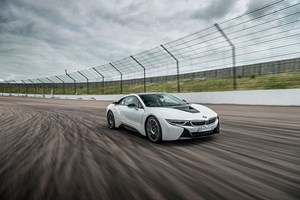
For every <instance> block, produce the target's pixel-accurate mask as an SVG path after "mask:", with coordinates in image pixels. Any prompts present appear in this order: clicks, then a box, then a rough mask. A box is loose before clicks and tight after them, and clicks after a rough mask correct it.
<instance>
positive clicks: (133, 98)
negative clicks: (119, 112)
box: [122, 96, 142, 108]
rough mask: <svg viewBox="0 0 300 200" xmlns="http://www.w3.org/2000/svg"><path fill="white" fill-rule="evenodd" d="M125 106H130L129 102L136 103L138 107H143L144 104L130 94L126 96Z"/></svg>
mask: <svg viewBox="0 0 300 200" xmlns="http://www.w3.org/2000/svg"><path fill="white" fill-rule="evenodd" d="M123 101H124V104H122V105H124V106H128V105H129V104H134V105H135V106H137V107H138V108H142V104H141V103H140V101H139V100H138V98H136V97H135V96H129V97H126V98H124V100H123Z"/></svg>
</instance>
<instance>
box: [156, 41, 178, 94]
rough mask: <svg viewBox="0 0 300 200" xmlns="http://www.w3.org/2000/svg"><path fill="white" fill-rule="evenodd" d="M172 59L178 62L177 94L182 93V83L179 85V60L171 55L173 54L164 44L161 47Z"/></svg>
mask: <svg viewBox="0 0 300 200" xmlns="http://www.w3.org/2000/svg"><path fill="white" fill-rule="evenodd" d="M160 46H161V47H162V48H163V49H164V50H165V51H166V52H167V53H168V54H169V55H170V56H171V57H172V58H174V60H175V61H176V67H177V92H180V83H179V61H178V59H177V58H176V57H175V56H174V55H173V54H171V52H170V51H169V50H168V49H166V47H164V46H163V45H162V44H161V45H160Z"/></svg>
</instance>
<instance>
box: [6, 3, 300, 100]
mask: <svg viewBox="0 0 300 200" xmlns="http://www.w3.org/2000/svg"><path fill="white" fill-rule="evenodd" d="M299 16H300V2H297V1H292V0H291V1H288V0H281V1H275V2H272V3H269V4H266V5H265V6H263V7H261V8H258V9H256V10H253V11H251V12H248V13H246V14H244V15H241V16H238V17H235V18H233V19H230V20H227V21H224V22H221V23H218V24H214V25H212V26H210V27H208V28H206V29H204V30H201V31H198V32H195V33H193V34H190V35H188V36H185V37H182V38H180V39H177V40H175V41H171V42H168V43H165V44H162V45H159V46H157V47H155V48H152V49H150V50H147V51H144V52H141V53H138V54H135V55H130V56H128V57H126V58H123V59H120V60H117V61H113V62H110V63H107V64H104V65H101V66H94V67H92V68H90V69H86V70H82V71H77V72H71V73H67V71H66V72H65V74H62V75H55V76H51V77H43V78H34V79H27V80H18V81H16V80H8V81H4V82H1V88H0V89H1V91H2V92H9V93H13V92H15V93H25V94H28V93H34V94H37V93H42V94H46V93H48V94H49V93H51V92H52V93H56V94H91V93H97V94H112V93H129V92H146V91H156V90H160V91H168V92H169V91H172V92H180V91H194V90H196V91H205V90H207V88H201V87H202V86H201V84H202V85H203V83H198V82H196V81H195V78H201V77H202V78H203V77H206V78H214V79H216V80H214V81H215V82H216V83H217V82H218V81H219V82H222V81H220V80H219V79H220V78H221V79H226V88H224V87H221V86H222V85H220V86H219V90H236V89H245V86H244V85H243V84H247V83H244V82H245V81H244V80H242V79H239V78H241V77H244V76H246V75H247V76H253V75H256V76H258V75H259V76H260V75H263V74H266V73H265V72H264V70H265V71H268V72H272V71H273V73H274V74H275V73H281V72H287V71H289V72H296V71H298V70H299V59H296V58H299V57H300V50H299V45H300V40H299V37H300V23H299V19H300V18H299ZM285 60H289V61H288V62H290V65H294V63H297V64H295V66H296V67H290V68H289V70H281V69H279V70H277V71H276V69H277V68H278V63H280V61H282V62H285ZM275 61H278V62H275ZM260 63H269V64H272V66H268V68H266V67H265V66H266V64H260ZM281 64H282V63H281ZM257 65H260V66H264V67H257ZM237 66H239V67H237ZM279 68H288V67H286V66H285V67H282V66H281V65H280V66H279ZM257 70H258V71H257ZM249 72H251V73H249ZM200 74H201V75H200ZM227 78H231V83H230V84H229V82H228V81H229V80H227ZM296 78H297V76H296ZM266 79H268V77H267V78H266ZM291 79H294V80H295V77H291ZM241 80H242V81H241ZM284 80H285V79H284ZM188 81H195V82H193V83H188ZM223 81H224V80H223ZM243 81H244V82H243ZM278 81H282V80H278ZM153 84H154V85H153ZM155 84H156V85H155ZM199 84H200V85H199ZM223 84H224V83H223ZM204 85H205V84H204ZM216 85H218V84H216ZM158 86H160V87H158ZM155 87H156V88H155ZM217 89H218V88H217ZM211 90H216V88H215V85H213V86H212V89H211Z"/></svg>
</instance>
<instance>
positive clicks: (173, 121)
mask: <svg viewBox="0 0 300 200" xmlns="http://www.w3.org/2000/svg"><path fill="white" fill-rule="evenodd" d="M166 121H167V122H168V123H169V124H171V125H174V126H184V125H186V124H187V123H188V122H189V121H188V120H177V119H166Z"/></svg>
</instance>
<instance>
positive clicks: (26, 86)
mask: <svg viewBox="0 0 300 200" xmlns="http://www.w3.org/2000/svg"><path fill="white" fill-rule="evenodd" d="M21 82H22V83H24V84H25V88H26V96H27V95H28V85H27V83H26V82H25V81H23V80H21Z"/></svg>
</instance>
